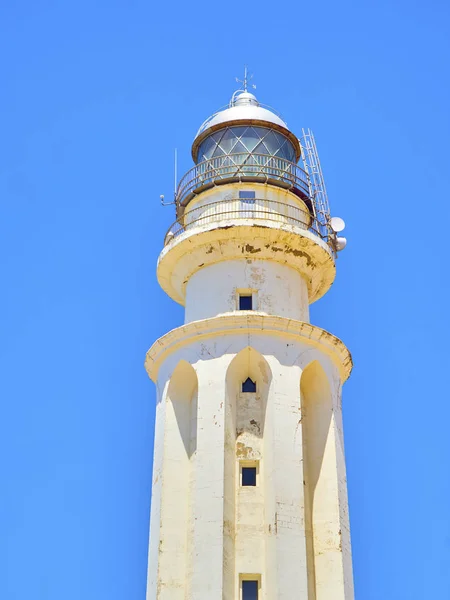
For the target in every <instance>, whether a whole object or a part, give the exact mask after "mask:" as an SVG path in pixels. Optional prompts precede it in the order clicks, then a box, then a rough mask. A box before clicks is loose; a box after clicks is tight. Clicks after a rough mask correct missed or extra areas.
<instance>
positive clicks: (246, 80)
mask: <svg viewBox="0 0 450 600" xmlns="http://www.w3.org/2000/svg"><path fill="white" fill-rule="evenodd" d="M252 79H253V75H249V74H248V69H247V65H244V79H239V78H238V77H236V81H237V82H238V83H242V87H243V88H244V92H246V91H247V87H248V85H250V87H252V88H253V89H254V90H256V85H255V84H254V83H250V81H251V80H252Z"/></svg>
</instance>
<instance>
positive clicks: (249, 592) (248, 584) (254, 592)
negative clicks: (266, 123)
mask: <svg viewBox="0 0 450 600" xmlns="http://www.w3.org/2000/svg"><path fill="white" fill-rule="evenodd" d="M242 600H258V582H257V581H251V580H249V579H246V580H244V581H243V582H242Z"/></svg>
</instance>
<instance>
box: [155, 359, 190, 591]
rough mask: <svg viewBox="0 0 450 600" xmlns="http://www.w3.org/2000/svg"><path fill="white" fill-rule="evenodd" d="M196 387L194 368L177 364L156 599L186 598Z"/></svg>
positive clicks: (169, 400)
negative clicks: (193, 415)
mask: <svg viewBox="0 0 450 600" xmlns="http://www.w3.org/2000/svg"><path fill="white" fill-rule="evenodd" d="M196 387H197V376H196V374H195V371H194V369H193V368H192V366H191V365H189V364H188V363H187V362H185V361H181V362H180V363H179V364H178V365H177V367H176V369H175V370H174V372H173V374H172V377H171V380H170V383H169V387H168V391H167V397H166V399H165V402H166V421H165V428H164V458H163V462H164V468H163V482H162V498H161V530H160V541H159V573H158V585H157V600H185V595H186V581H187V566H188V559H187V556H188V552H187V550H188V548H187V542H188V523H189V503H188V496H189V481H190V453H191V401H192V399H193V396H194V392H195V389H196ZM180 499H183V501H182V502H180Z"/></svg>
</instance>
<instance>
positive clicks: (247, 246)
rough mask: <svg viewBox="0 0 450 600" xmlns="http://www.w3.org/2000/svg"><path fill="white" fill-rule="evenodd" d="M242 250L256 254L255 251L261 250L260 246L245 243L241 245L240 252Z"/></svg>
mask: <svg viewBox="0 0 450 600" xmlns="http://www.w3.org/2000/svg"><path fill="white" fill-rule="evenodd" d="M244 252H248V253H249V254H256V253H257V252H261V248H255V246H251V245H250V244H245V246H242V253H244Z"/></svg>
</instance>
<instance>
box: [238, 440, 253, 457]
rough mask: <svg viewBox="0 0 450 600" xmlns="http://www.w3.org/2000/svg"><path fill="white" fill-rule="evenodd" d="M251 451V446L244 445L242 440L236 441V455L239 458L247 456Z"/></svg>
mask: <svg viewBox="0 0 450 600" xmlns="http://www.w3.org/2000/svg"><path fill="white" fill-rule="evenodd" d="M252 452H253V448H251V447H250V446H246V445H245V444H243V443H242V442H237V444H236V456H238V457H239V458H249V456H251V454H252Z"/></svg>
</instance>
